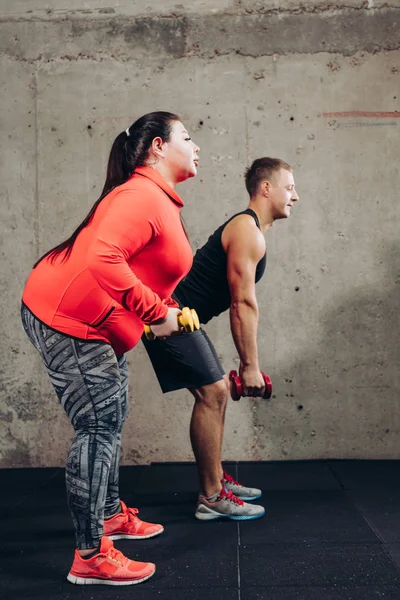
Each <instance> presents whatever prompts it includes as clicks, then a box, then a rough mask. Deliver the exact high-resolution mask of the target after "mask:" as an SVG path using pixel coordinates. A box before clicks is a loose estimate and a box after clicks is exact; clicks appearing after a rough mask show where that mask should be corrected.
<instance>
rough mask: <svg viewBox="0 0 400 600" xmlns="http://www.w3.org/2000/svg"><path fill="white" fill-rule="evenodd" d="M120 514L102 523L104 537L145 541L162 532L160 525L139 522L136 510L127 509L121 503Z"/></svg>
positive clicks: (162, 528)
mask: <svg viewBox="0 0 400 600" xmlns="http://www.w3.org/2000/svg"><path fill="white" fill-rule="evenodd" d="M121 510H122V512H120V513H118V514H117V515H115V517H112V519H107V520H105V521H104V535H106V536H107V537H108V538H110V540H125V539H126V540H147V538H151V537H154V536H155V535H160V533H162V532H163V531H164V527H163V526H162V525H154V524H153V523H146V522H145V521H141V520H140V519H139V517H137V516H136V515H137V514H138V512H139V511H138V509H137V508H128V507H127V506H126V504H125V503H124V502H122V501H121Z"/></svg>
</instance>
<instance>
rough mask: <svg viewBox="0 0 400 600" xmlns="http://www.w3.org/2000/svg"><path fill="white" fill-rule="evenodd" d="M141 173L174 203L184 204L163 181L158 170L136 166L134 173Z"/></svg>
mask: <svg viewBox="0 0 400 600" xmlns="http://www.w3.org/2000/svg"><path fill="white" fill-rule="evenodd" d="M136 174H137V175H143V176H144V177H147V178H148V179H151V181H154V183H156V184H157V185H158V187H160V188H161V189H162V190H163V191H164V192H165V193H166V194H167V195H168V196H169V197H170V198H171V200H173V201H174V202H176V204H178V205H179V206H181V207H182V206H184V202H183V200H182V198H181V197H180V196H178V194H177V193H176V192H175V190H174V189H173V188H172V187H171V186H170V185H169V184H168V183H167V182H166V181H165V179H164V177H162V175H160V173H159V172H158V171H156V170H155V169H152V168H151V167H137V168H136V169H135V172H134V176H135V175H136Z"/></svg>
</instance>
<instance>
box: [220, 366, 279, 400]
mask: <svg viewBox="0 0 400 600" xmlns="http://www.w3.org/2000/svg"><path fill="white" fill-rule="evenodd" d="M242 374H243V373H242ZM260 375H261V377H262V378H263V379H264V390H263V393H262V395H261V394H259V393H255V392H257V390H256V389H255V388H254V387H252V388H250V386H247V388H246V386H245V385H244V381H243V379H242V377H241V376H240V375H238V373H237V371H231V372H230V373H229V382H230V387H231V397H232V400H240V398H241V397H243V396H250V397H261V398H264V399H265V400H268V399H269V398H271V395H272V381H271V379H270V377H268V375H265V373H263V372H262V371H260ZM249 388H250V389H249ZM250 391H251V393H249V392H250Z"/></svg>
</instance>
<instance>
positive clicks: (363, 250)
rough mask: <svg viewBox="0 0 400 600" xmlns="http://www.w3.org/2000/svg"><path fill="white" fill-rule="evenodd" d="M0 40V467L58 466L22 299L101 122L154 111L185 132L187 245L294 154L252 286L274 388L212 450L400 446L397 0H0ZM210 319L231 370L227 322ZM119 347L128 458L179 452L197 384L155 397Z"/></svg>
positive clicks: (98, 164) (100, 133)
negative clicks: (287, 194) (290, 199)
mask: <svg viewBox="0 0 400 600" xmlns="http://www.w3.org/2000/svg"><path fill="white" fill-rule="evenodd" d="M186 5H187V6H186ZM0 54H1V66H2V68H1V75H0V78H1V81H0V102H1V107H2V111H1V113H2V114H1V116H2V119H1V125H0V132H1V150H2V164H1V167H0V169H1V171H0V173H1V182H2V183H1V186H0V189H1V194H2V197H1V207H0V210H1V214H0V228H1V237H0V244H1V248H0V251H1V278H0V288H1V295H0V303H1V304H0V305H1V315H2V318H1V320H0V328H1V337H0V340H1V341H0V365H1V366H0V386H1V387H0V394H1V396H0V411H1V412H0V414H1V422H0V466H3V467H12V466H18V467H19V466H20V467H22V466H50V465H63V464H64V463H65V456H66V453H67V449H68V445H69V442H70V439H71V428H70V425H69V422H68V420H67V418H66V417H65V416H64V415H63V413H62V410H61V408H60V407H59V406H58V402H57V400H56V397H55V394H54V393H53V391H52V389H51V387H50V384H49V382H48V381H47V378H46V375H45V373H44V369H43V366H42V364H41V362H40V360H39V358H38V356H36V353H35V351H34V349H33V347H31V345H30V343H29V342H28V340H27V339H26V338H25V334H24V333H23V332H22V328H21V325H20V321H19V298H20V294H21V291H22V288H23V286H24V281H25V278H26V277H27V275H28V273H29V271H30V268H31V265H32V263H33V261H34V260H35V258H36V257H37V256H38V255H40V254H41V253H43V252H44V251H45V250H46V249H48V248H49V247H50V246H52V245H54V244H56V243H57V242H59V241H60V240H61V239H62V238H65V237H66V236H67V235H69V233H70V232H71V231H72V229H74V228H75V226H76V224H77V223H78V222H79V221H80V220H81V219H82V218H83V217H84V216H85V214H86V213H87V211H88V209H89V207H90V206H91V205H92V203H93V201H94V200H95V199H96V197H97V195H98V193H99V190H100V188H101V186H102V183H103V178H104V172H105V164H106V160H107V155H108V152H109V148H110V145H111V142H112V140H113V139H114V137H115V136H116V134H117V133H118V132H119V131H121V130H122V129H125V128H126V127H127V126H128V125H129V124H130V123H131V122H132V121H133V120H135V119H136V118H137V117H139V116H140V115H142V114H144V113H145V112H148V111H150V110H156V109H164V110H171V111H173V112H177V113H178V114H180V115H182V119H183V121H184V123H185V124H186V125H187V126H188V128H189V130H190V131H191V133H192V135H193V138H194V140H195V141H196V142H197V143H198V144H199V145H200V146H201V166H200V168H199V175H198V177H197V178H196V179H195V180H192V181H191V182H190V183H186V184H183V185H182V186H181V187H180V188H178V191H179V193H180V194H181V195H182V196H183V197H184V199H185V201H186V207H185V210H184V216H185V219H186V221H187V224H188V229H189V233H190V236H191V239H192V242H193V246H194V247H198V245H199V244H202V243H203V242H204V241H205V240H206V238H207V236H208V235H209V234H210V233H211V231H212V230H213V229H214V228H215V226H216V225H217V224H219V223H220V222H222V220H223V219H224V218H225V217H226V216H228V215H230V214H232V213H233V212H234V211H237V210H240V209H241V208H243V207H245V205H246V193H245V189H244V185H243V178H242V174H243V170H244V167H245V166H246V165H248V164H249V162H250V161H252V160H253V159H254V158H256V157H259V156H263V155H272V156H279V157H281V158H283V159H285V160H287V161H288V162H290V163H291V164H292V165H293V166H294V169H295V178H296V182H297V188H298V192H299V194H300V196H301V202H300V203H298V205H296V206H295V208H294V210H293V213H292V217H291V219H290V220H288V221H285V222H279V223H277V224H276V225H275V226H274V227H273V229H272V231H271V232H270V233H269V234H268V270H267V273H266V276H265V278H264V279H263V280H262V281H261V282H260V284H259V285H258V294H259V303H260V307H261V323H260V336H259V340H260V357H261V364H262V366H263V368H264V370H265V371H266V372H268V373H270V375H271V376H272V378H273V382H274V398H273V400H272V401H271V402H263V401H251V400H241V402H239V403H233V402H231V404H230V406H229V410H228V414H227V427H226V441H225V447H224V456H225V458H227V459H239V460H251V459H255V460H258V459H264V460H268V459H300V458H327V457H340V458H342V457H343V458H345V457H361V458H367V457H369V458H371V457H373V458H398V456H399V451H400V442H399V433H400V432H399V429H400V408H399V393H400V381H399V356H400V342H399V339H400V336H399V334H400V331H399V329H400V326H399V317H398V306H399V300H400V266H399V265H400V236H399V231H400V228H399V225H400V219H399V200H398V187H399V176H398V175H399V173H398V157H399V155H400V142H399V139H400V138H399V125H400V119H399V118H398V116H399V114H398V113H396V112H395V111H396V110H398V109H399V106H400V74H399V68H400V67H399V65H400V6H399V1H398V0H389V1H383V0H382V1H380V0H379V1H377V0H367V1H361V0H346V2H323V1H322V0H310V1H304V2H298V1H297V0H285V1H284V2H281V1H279V2H278V1H277V0H265V1H263V2H262V1H260V0H241V1H234V0H212V1H192V2H190V3H189V2H188V3H186V2H185V3H182V4H176V2H175V0H168V1H162V2H161V1H159V2H157V1H153V2H152V3H150V2H145V1H142V0H136V1H135V0H134V1H131V2H129V3H128V2H126V3H116V2H111V0H96V2H94V1H93V0H87V1H86V2H82V1H81V0H79V2H78V0H69V2H68V3H67V2H65V0H53V1H51V0H47V2H42V1H40V0H29V1H28V0H3V1H2V3H1V15H0ZM207 330H208V332H209V334H210V335H211V337H212V339H213V341H214V342H215V345H216V348H217V350H218V353H219V354H220V356H221V358H222V361H223V363H224V365H225V367H226V369H227V370H229V369H230V368H232V367H236V366H237V354H236V351H235V349H234V347H233V344H232V341H231V338H230V334H229V328H228V320H227V316H226V315H224V316H222V317H220V318H219V319H218V320H215V321H214V322H212V323H211V324H210V326H208V327H207ZM129 360H130V368H131V394H132V406H131V411H130V416H129V419H128V422H127V424H126V427H125V433H124V451H123V461H124V463H126V464H132V463H133V464H134V463H146V462H149V461H152V460H161V461H163V460H191V459H192V454H191V450H190V445H189V436H188V425H189V419H190V413H191V407H192V400H191V396H190V395H189V394H188V393H187V392H179V393H174V394H168V395H166V396H163V395H162V394H161V393H160V391H159V388H158V384H157V383H156V381H155V379H154V376H153V373H152V369H151V367H150V364H149V361H148V359H147V356H146V355H145V353H144V351H143V349H142V347H138V348H136V349H135V350H134V351H132V352H131V353H130V355H129Z"/></svg>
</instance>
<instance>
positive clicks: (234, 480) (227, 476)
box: [223, 471, 243, 487]
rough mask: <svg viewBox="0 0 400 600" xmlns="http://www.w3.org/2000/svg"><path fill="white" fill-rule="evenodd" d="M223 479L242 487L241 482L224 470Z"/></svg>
mask: <svg viewBox="0 0 400 600" xmlns="http://www.w3.org/2000/svg"><path fill="white" fill-rule="evenodd" d="M223 480H224V481H227V482H228V483H232V484H233V485H239V486H240V487H243V486H242V484H241V483H239V482H238V481H236V479H233V477H232V475H229V473H226V472H225V471H224V476H223Z"/></svg>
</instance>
